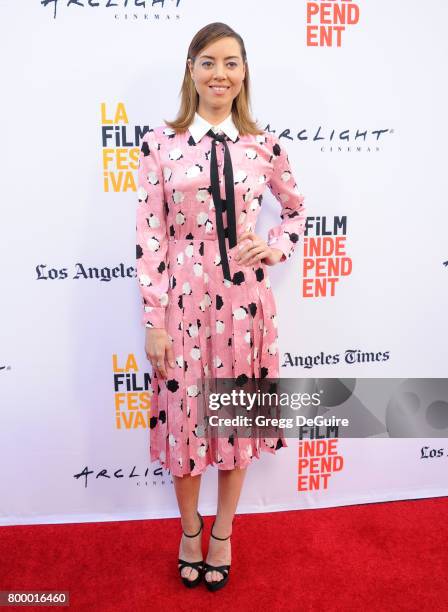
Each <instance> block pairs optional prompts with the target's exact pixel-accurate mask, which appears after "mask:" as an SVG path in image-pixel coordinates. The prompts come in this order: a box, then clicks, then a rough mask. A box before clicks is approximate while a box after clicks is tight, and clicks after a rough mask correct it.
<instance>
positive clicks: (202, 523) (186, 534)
mask: <svg viewBox="0 0 448 612" xmlns="http://www.w3.org/2000/svg"><path fill="white" fill-rule="evenodd" d="M198 517H199V520H200V521H201V526H200V527H199V531H198V532H197V533H194V534H193V535H188V533H185V531H184V530H183V529H182V533H183V534H184V536H185V537H186V538H195V537H196V536H198V535H199V534H200V533H201V531H202V528H203V527H204V519H203V518H202V516H201V515H200V514H199V512H198Z"/></svg>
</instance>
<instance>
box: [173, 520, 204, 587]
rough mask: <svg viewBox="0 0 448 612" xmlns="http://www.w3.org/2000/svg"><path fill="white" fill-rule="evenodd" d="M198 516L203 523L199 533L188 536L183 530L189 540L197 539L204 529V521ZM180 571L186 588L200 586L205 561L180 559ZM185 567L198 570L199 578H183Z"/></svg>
mask: <svg viewBox="0 0 448 612" xmlns="http://www.w3.org/2000/svg"><path fill="white" fill-rule="evenodd" d="M198 516H199V520H200V521H201V527H200V529H199V531H198V532H197V533H195V534H193V535H188V533H185V531H184V530H183V529H182V533H183V534H184V536H185V537H187V538H195V537H196V536H198V535H199V534H200V533H201V531H202V530H203V528H204V519H203V518H202V516H201V515H200V514H199V512H198ZM177 561H178V566H177V567H178V569H179V574H180V577H181V578H182V582H183V583H184V585H185V586H186V587H188V588H189V589H191V588H193V587H195V586H198V584H199V583H200V582H201V580H202V573H203V563H204V560H203V559H201V560H200V561H185V560H184V559H178V560H177ZM184 567H191V568H192V569H194V570H196V571H197V572H198V575H197V577H196V578H195V579H194V580H190V579H189V578H186V577H185V576H182V574H181V571H182V570H183V569H184Z"/></svg>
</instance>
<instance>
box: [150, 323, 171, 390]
mask: <svg viewBox="0 0 448 612" xmlns="http://www.w3.org/2000/svg"><path fill="white" fill-rule="evenodd" d="M145 351H146V357H147V358H148V359H149V361H150V362H151V365H152V368H153V371H154V373H156V374H157V376H159V377H160V378H166V377H167V368H168V366H170V367H172V368H174V366H175V365H176V364H175V362H174V353H173V348H172V346H171V342H170V339H169V336H168V333H167V331H166V329H165V328H162V327H147V328H146V339H145Z"/></svg>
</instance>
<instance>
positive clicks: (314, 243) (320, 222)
mask: <svg viewBox="0 0 448 612" xmlns="http://www.w3.org/2000/svg"><path fill="white" fill-rule="evenodd" d="M346 240H347V217H346V216H343V217H337V216H334V217H307V220H306V225H305V236H304V239H303V278H302V296H303V297H305V298H313V297H314V298H321V297H333V296H335V295H336V288H337V287H338V284H339V282H340V281H341V280H342V279H344V278H346V277H347V276H350V274H351V273H352V268H353V263H352V259H351V257H349V256H348V255H347V251H346V247H347V245H346Z"/></svg>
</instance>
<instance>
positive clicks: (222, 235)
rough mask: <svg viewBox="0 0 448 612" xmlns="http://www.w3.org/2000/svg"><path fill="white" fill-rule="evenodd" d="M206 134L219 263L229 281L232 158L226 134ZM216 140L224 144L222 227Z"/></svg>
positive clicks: (232, 237)
mask: <svg viewBox="0 0 448 612" xmlns="http://www.w3.org/2000/svg"><path fill="white" fill-rule="evenodd" d="M207 136H210V137H211V138H212V139H213V140H212V152H211V157H210V182H211V186H212V196H213V202H214V204H215V209H216V226H217V227H216V229H217V232H218V242H219V253H220V255H221V263H222V269H223V274H224V278H226V279H227V280H229V281H231V280H232V279H231V278H230V268H229V260H228V258H227V251H226V230H227V233H228V239H229V248H230V249H231V248H232V247H234V246H235V245H236V243H237V239H236V220H235V190H234V185H233V167H232V159H231V157H230V151H229V147H228V146H227V142H226V136H225V135H224V134H215V132H214V131H213V130H211V129H210V130H209V131H208V132H207ZM216 142H222V143H223V144H224V184H225V189H226V198H225V200H224V201H225V203H226V209H227V225H228V227H227V228H226V229H224V224H223V217H222V212H223V200H221V193H220V188H219V174H218V162H217V159H216Z"/></svg>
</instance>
